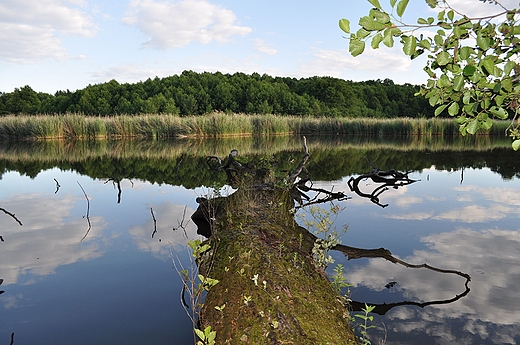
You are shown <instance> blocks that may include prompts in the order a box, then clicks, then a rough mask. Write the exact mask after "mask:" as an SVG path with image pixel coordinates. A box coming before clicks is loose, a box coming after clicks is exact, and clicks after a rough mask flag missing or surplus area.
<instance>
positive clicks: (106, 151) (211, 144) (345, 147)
mask: <svg viewBox="0 0 520 345" xmlns="http://www.w3.org/2000/svg"><path fill="white" fill-rule="evenodd" d="M307 141H308V145H309V150H310V153H311V159H310V161H309V163H308V169H309V173H310V174H311V177H312V178H313V182H314V187H318V188H324V189H333V190H334V191H343V192H345V193H346V194H347V195H348V196H350V197H351V198H350V199H348V200H344V201H341V202H336V203H334V205H333V206H338V207H339V208H340V209H341V212H340V213H339V214H338V216H337V218H336V219H335V223H334V227H335V228H336V229H337V230H338V231H339V232H340V234H341V241H342V243H343V244H345V245H348V246H352V247H356V248H363V249H376V248H381V247H383V248H385V249H387V250H389V251H390V252H391V253H392V254H393V256H394V257H396V258H398V259H399V260H402V261H403V262H405V263H407V264H410V265H422V264H426V265H427V267H422V268H412V267H410V268H407V267H405V266H403V265H401V264H396V263H392V262H389V261H388V260H385V259H384V258H359V259H351V260H347V258H346V257H345V256H344V255H343V254H342V253H338V252H332V253H331V255H332V257H333V258H334V259H335V263H334V264H332V265H330V266H329V268H328V272H330V273H332V269H333V268H334V267H335V266H336V265H337V264H342V265H343V266H344V267H345V269H344V277H345V279H346V280H347V281H348V282H349V283H350V284H351V286H350V287H349V288H348V290H349V296H350V298H351V299H352V301H353V306H354V309H356V308H357V309H359V306H360V305H361V306H362V305H364V303H367V304H369V305H375V306H377V308H376V310H375V311H376V312H377V313H373V314H371V315H373V316H374V320H373V322H372V323H371V324H373V325H374V326H376V328H374V329H370V330H369V336H370V339H371V341H372V343H373V344H379V343H380V341H381V340H384V339H386V340H385V341H386V342H385V344H417V343H421V344H516V343H520V329H519V328H518V325H519V324H520V303H519V302H518V301H519V298H520V290H519V289H518V286H519V285H520V225H519V224H520V223H519V221H518V220H519V217H520V193H519V191H520V181H519V177H520V156H518V155H520V153H515V152H514V151H512V149H510V147H509V145H510V144H509V142H508V139H507V138H505V139H503V138H490V137H467V138H455V139H454V138H451V139H446V138H436V137H429V138H406V139H404V138H403V139H395V138H394V139H391V140H388V139H384V138H361V137H354V138H345V137H308V138H307ZM235 148H236V149H238V150H239V153H240V154H239V157H238V159H239V160H240V161H243V162H248V161H256V162H261V161H264V162H265V161H269V162H271V163H270V164H272V165H273V167H274V168H275V169H276V170H277V171H279V172H278V174H280V176H282V175H283V174H284V173H283V172H282V171H284V170H290V169H291V168H294V167H295V165H297V164H298V162H299V160H300V159H301V156H302V154H303V149H302V147H301V140H300V138H293V137H270V138H264V139H259V138H230V139H211V140H210V139H207V140H188V139H185V140H176V141H173V140H172V141H137V140H134V141H132V140H128V141H125V140H121V141H98V142H81V141H78V142H60V141H47V142H4V143H0V173H1V179H0V208H1V209H2V210H5V211H7V212H9V213H5V212H0V236H1V238H0V240H1V242H0V279H3V283H2V284H1V285H0V290H1V291H2V293H1V294H0V342H1V343H5V344H9V342H10V341H11V337H12V340H13V344H53V345H56V344H113V343H121V344H193V342H194V340H193V334H192V324H191V321H190V319H189V318H188V316H187V314H186V312H185V310H184V308H183V305H182V303H181V299H180V293H181V289H182V283H181V278H180V276H179V274H178V273H177V270H176V269H175V268H174V263H176V264H177V265H179V264H182V265H183V266H184V267H185V268H190V267H191V263H190V260H189V251H188V250H187V241H188V240H189V239H195V238H201V239H202V237H200V236H199V235H197V234H196V228H195V226H194V225H193V223H192V222H188V220H189V216H190V215H191V214H192V213H193V212H194V210H195V209H196V207H197V203H196V201H195V199H196V198H197V197H200V196H206V195H208V194H211V193H212V192H213V188H217V189H219V190H220V191H219V193H223V194H226V193H232V192H233V190H232V189H231V188H229V187H226V186H225V176H223V175H224V174H223V173H218V172H215V171H211V170H210V169H209V168H208V165H207V164H206V160H207V158H206V157H207V156H209V155H215V156H219V157H222V158H225V157H226V156H227V154H228V153H229V152H230V150H231V149H235ZM374 168H379V169H381V170H387V169H395V170H398V171H400V172H407V173H408V177H409V178H410V179H412V180H413V181H414V182H413V183H410V184H406V185H403V186H388V187H387V188H380V187H381V184H380V183H378V182H377V181H373V180H370V179H358V184H357V187H358V188H359V191H360V192H361V193H355V192H354V191H352V190H351V189H350V188H349V185H348V182H349V180H351V178H353V179H355V178H357V177H359V176H361V175H363V174H367V173H369V172H370V171H371V170H372V169H374ZM394 187H395V188H394ZM378 188H379V189H378ZM374 190H377V192H376V194H372V197H367V195H371V193H373V192H374ZM374 195H377V199H374V198H373V196H374ZM322 207H323V208H324V209H325V210H326V209H328V208H330V207H331V206H330V205H329V204H326V205H323V206H322ZM305 217H310V214H309V212H308V211H306V210H300V211H299V212H298V214H297V218H298V219H299V221H300V222H303V219H304V218H305ZM20 223H21V224H22V225H20ZM343 227H347V229H346V231H341V230H342V229H343ZM183 228H184V229H183ZM184 230H185V231H184ZM431 268H433V269H431ZM467 275H469V277H470V278H471V280H470V281H469V282H468V280H467V279H466V278H465V276H467ZM356 306H357V307H356ZM352 313H353V314H359V313H360V312H359V311H353V312H352ZM358 331H359V329H358ZM13 334H14V335H13ZM217 336H218V335H217Z"/></svg>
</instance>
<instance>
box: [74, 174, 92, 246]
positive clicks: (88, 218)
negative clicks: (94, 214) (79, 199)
mask: <svg viewBox="0 0 520 345" xmlns="http://www.w3.org/2000/svg"><path fill="white" fill-rule="evenodd" d="M76 182H78V185H79V188H81V191H82V192H83V195H84V196H85V199H87V214H86V215H85V216H84V217H83V218H87V223H88V229H87V232H86V233H85V236H83V238H82V239H81V241H83V240H84V239H85V238H86V237H87V235H88V233H89V232H90V229H91V228H92V224H90V200H89V198H88V196H87V193H86V192H85V190H84V189H83V186H82V185H81V183H79V181H76ZM81 241H80V242H81Z"/></svg>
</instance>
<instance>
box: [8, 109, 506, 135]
mask: <svg viewBox="0 0 520 345" xmlns="http://www.w3.org/2000/svg"><path fill="white" fill-rule="evenodd" d="M508 124H509V123H508V122H503V121H497V122H495V123H494V126H493V127H492V129H491V130H490V131H489V133H488V134H500V135H503V134H504V133H505V131H506V128H507V126H508ZM458 133H459V131H458V125H457V123H456V122H455V121H454V120H453V119H440V118H433V119H410V118H395V119H373V118H353V119H352V118H314V117H298V116H276V115H245V114H225V113H220V112H217V113H212V114H209V115H204V116H187V117H179V116H176V115H162V114H161V115H158V114H144V115H136V116H130V115H116V116H107V117H90V116H83V115H81V114H65V115H42V116H12V115H10V116H4V117H0V138H4V139H49V138H53V139H63V138H65V139H66V138H74V139H94V138H126V137H139V138H172V137H182V136H189V137H225V136H241V135H253V136H264V135H276V134H342V135H344V134H348V135H372V136H387V135H394V136H425V135H426V136H429V135H430V136H431V135H444V136H455V135H458Z"/></svg>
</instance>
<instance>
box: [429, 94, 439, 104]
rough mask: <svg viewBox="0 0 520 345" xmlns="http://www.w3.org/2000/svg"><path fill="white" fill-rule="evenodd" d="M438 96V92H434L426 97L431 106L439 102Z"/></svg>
mask: <svg viewBox="0 0 520 345" xmlns="http://www.w3.org/2000/svg"><path fill="white" fill-rule="evenodd" d="M440 98H441V96H440V94H439V93H438V92H436V93H434V94H432V95H430V98H429V99H428V102H429V103H430V105H431V106H432V107H433V106H435V105H436V104H437V103H438V102H439V99H440Z"/></svg>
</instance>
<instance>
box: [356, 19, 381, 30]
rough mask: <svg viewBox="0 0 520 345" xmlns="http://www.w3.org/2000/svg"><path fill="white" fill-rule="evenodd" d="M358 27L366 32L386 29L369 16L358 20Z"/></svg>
mask: <svg viewBox="0 0 520 345" xmlns="http://www.w3.org/2000/svg"><path fill="white" fill-rule="evenodd" d="M359 25H360V26H362V27H363V28H364V29H365V30H368V31H378V30H383V29H385V28H386V25H385V24H383V23H380V22H378V21H375V20H373V19H372V18H371V17H369V16H365V17H362V18H360V19H359Z"/></svg>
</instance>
